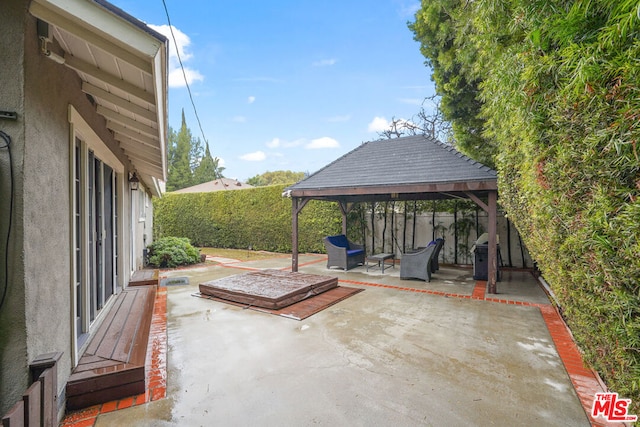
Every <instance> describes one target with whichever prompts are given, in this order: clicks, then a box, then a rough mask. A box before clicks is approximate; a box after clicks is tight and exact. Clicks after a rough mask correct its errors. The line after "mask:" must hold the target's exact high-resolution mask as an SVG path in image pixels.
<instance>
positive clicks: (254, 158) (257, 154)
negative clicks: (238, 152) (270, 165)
mask: <svg viewBox="0 0 640 427" xmlns="http://www.w3.org/2000/svg"><path fill="white" fill-rule="evenodd" d="M266 158H267V155H266V154H265V153H264V151H254V152H253V153H247V154H243V155H242V156H240V159H242V160H246V161H248V162H261V161H263V160H264V159H266Z"/></svg>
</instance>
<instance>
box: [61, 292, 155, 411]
mask: <svg viewBox="0 0 640 427" xmlns="http://www.w3.org/2000/svg"><path fill="white" fill-rule="evenodd" d="M155 295H156V286H133V287H128V288H126V289H125V290H123V291H122V292H121V293H120V294H119V295H117V296H116V297H115V298H116V300H115V301H114V304H113V305H111V307H109V309H108V310H109V311H108V312H107V313H105V318H104V319H103V321H102V323H101V324H100V326H99V328H98V330H97V331H96V333H95V334H94V335H93V336H92V337H91V339H90V341H89V344H88V346H87V349H86V350H85V352H84V354H83V355H82V357H81V358H80V361H79V363H78V366H76V368H75V369H74V370H73V372H72V373H71V377H70V378H69V381H68V382H67V386H66V394H67V409H70V410H73V409H81V408H86V407H89V406H92V405H96V404H99V403H106V402H110V401H112V400H116V399H121V398H123V397H127V396H134V395H137V394H142V393H144V392H145V361H146V355H147V343H148V341H149V330H150V327H151V317H152V315H153V304H154V301H155Z"/></svg>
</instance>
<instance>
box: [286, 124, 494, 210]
mask: <svg viewBox="0 0 640 427" xmlns="http://www.w3.org/2000/svg"><path fill="white" fill-rule="evenodd" d="M496 189H497V174H496V171H494V170H493V169H491V168H489V167H487V166H485V165H483V164H481V163H478V162H476V161H474V160H472V159H470V158H469V157H467V156H465V155H463V154H461V153H460V152H458V151H456V150H455V149H454V148H453V147H452V146H450V145H447V144H443V143H441V142H439V141H437V140H435V139H432V138H429V137H427V136H424V135H415V136H406V137H402V138H395V139H387V140H378V141H370V142H365V143H363V144H362V145H360V146H359V147H358V148H356V149H354V150H353V151H351V152H349V153H347V154H345V155H344V156H342V157H340V158H339V159H337V160H335V161H333V162H332V163H330V164H328V165H327V166H325V167H324V168H322V169H320V170H319V171H317V172H315V173H314V174H312V175H310V176H309V177H307V178H306V179H304V180H302V181H300V182H298V183H297V184H294V185H292V186H290V187H288V188H287V189H286V193H287V195H290V196H293V197H312V198H314V197H315V198H327V199H341V198H345V197H344V196H349V199H351V200H354V201H355V200H359V199H360V200H365V199H373V198H375V199H376V200H384V199H385V197H378V196H380V195H383V194H388V195H389V197H388V198H389V199H405V200H406V199H411V198H416V193H421V194H422V195H421V196H420V197H417V198H419V199H420V198H424V199H429V198H440V197H443V195H445V196H447V197H448V196H450V195H456V194H464V192H469V191H474V192H477V191H486V190H496ZM426 193H442V194H441V195H440V196H436V195H430V196H429V195H426ZM445 193H446V194H445ZM374 195H376V197H371V196H374ZM403 195H404V196H403ZM463 197H464V196H463Z"/></svg>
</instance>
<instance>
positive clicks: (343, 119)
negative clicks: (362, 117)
mask: <svg viewBox="0 0 640 427" xmlns="http://www.w3.org/2000/svg"><path fill="white" fill-rule="evenodd" d="M349 120H351V115H350V114H345V115H344V116H333V117H329V118H328V119H327V121H328V122H332V123H338V122H348V121H349Z"/></svg>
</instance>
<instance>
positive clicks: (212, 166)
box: [167, 110, 224, 191]
mask: <svg viewBox="0 0 640 427" xmlns="http://www.w3.org/2000/svg"><path fill="white" fill-rule="evenodd" d="M168 143H169V147H168V150H167V157H168V163H169V165H168V173H167V191H175V190H179V189H181V188H185V187H190V186H192V185H196V184H201V183H203V182H207V181H212V180H214V179H216V178H222V177H223V175H222V171H223V170H224V167H221V166H219V162H220V159H218V158H217V157H215V158H214V157H213V156H211V152H210V150H209V144H207V146H206V149H205V148H203V145H202V142H201V141H200V138H194V137H193V135H192V134H191V130H190V129H189V128H188V127H187V122H186V120H185V117H184V110H183V111H182V124H181V125H180V130H179V131H178V132H176V131H175V130H173V129H171V128H169V141H168Z"/></svg>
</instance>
